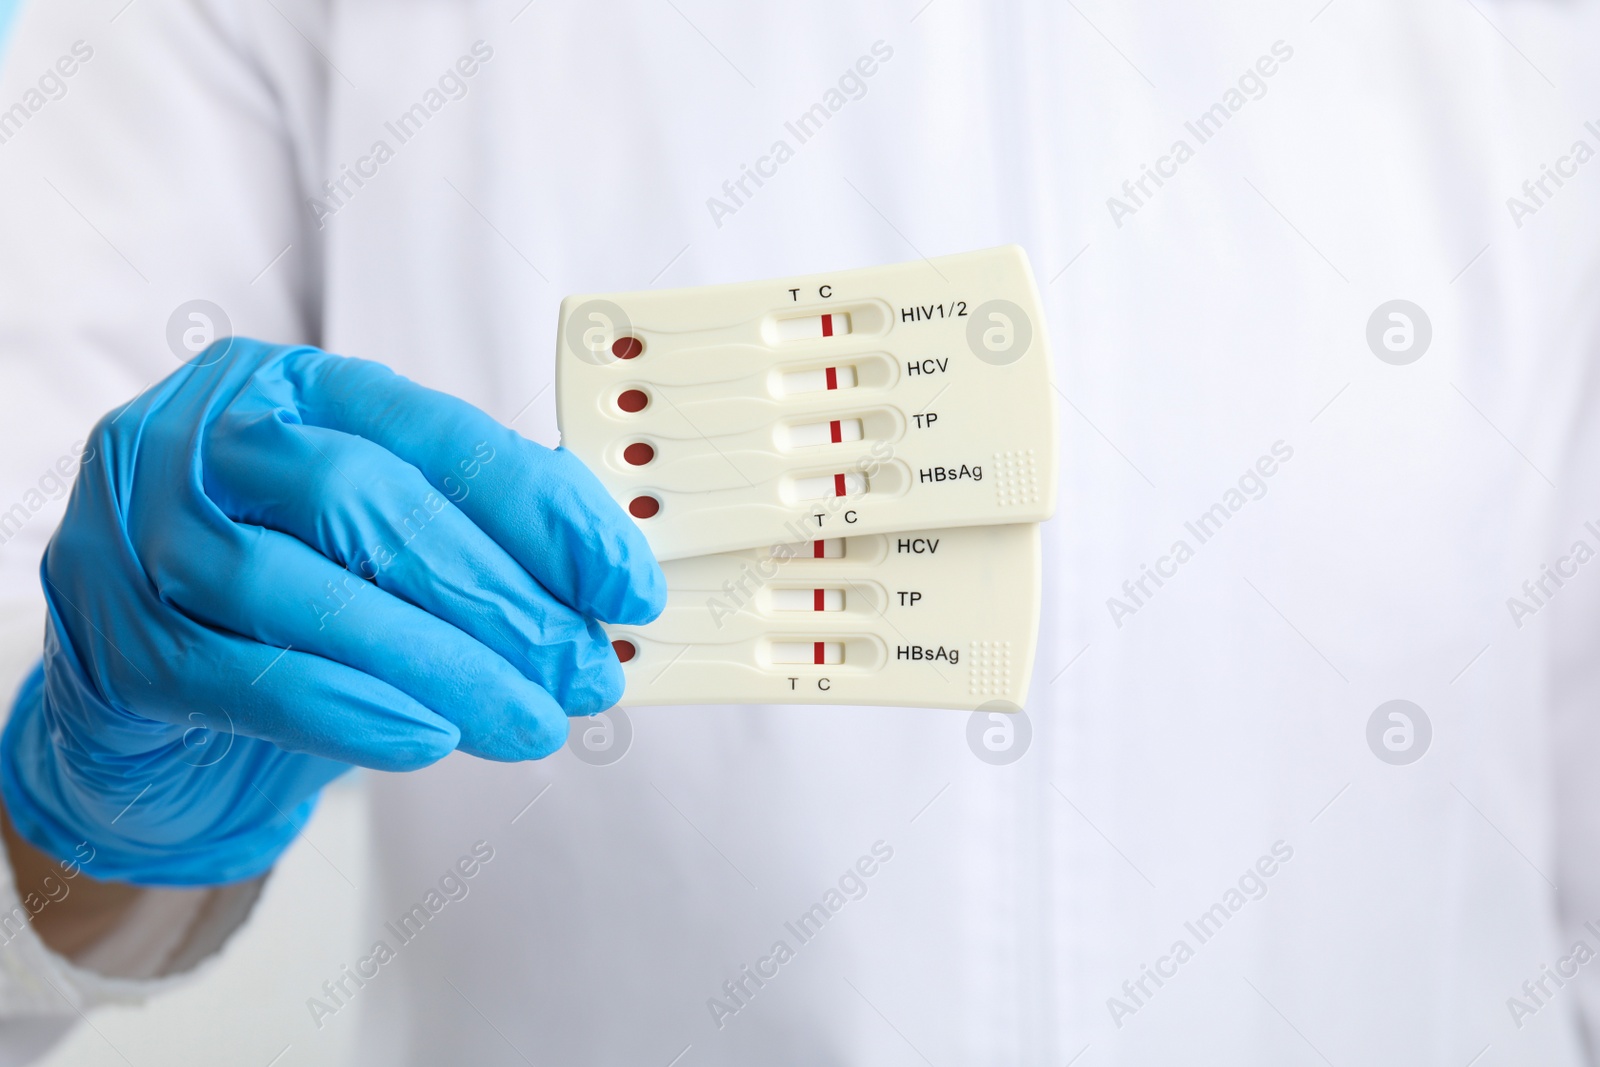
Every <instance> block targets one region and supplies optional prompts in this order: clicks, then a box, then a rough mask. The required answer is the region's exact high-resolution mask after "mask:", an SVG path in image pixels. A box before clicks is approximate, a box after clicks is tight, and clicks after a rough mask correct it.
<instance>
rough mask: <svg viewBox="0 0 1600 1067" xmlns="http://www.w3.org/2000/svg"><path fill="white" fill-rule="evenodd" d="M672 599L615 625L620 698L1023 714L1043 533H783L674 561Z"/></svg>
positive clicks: (1014, 529) (978, 529)
mask: <svg viewBox="0 0 1600 1067" xmlns="http://www.w3.org/2000/svg"><path fill="white" fill-rule="evenodd" d="M662 569H663V570H664V571H665V572H666V576H667V590H668V592H667V607H666V610H665V611H663V612H662V614H661V616H660V618H658V619H656V621H655V622H652V623H650V624H649V625H647V626H608V627H606V630H607V632H608V634H609V635H610V637H611V639H612V648H613V649H615V650H616V653H617V658H618V659H619V660H621V661H622V670H623V674H624V676H625V677H626V679H627V688H626V690H625V691H624V693H623V697H622V700H621V704H622V706H624V707H632V706H637V705H650V704H707V703H711V704H719V703H720V704H735V703H737V704H877V705H900V706H911V707H928V708H960V709H968V710H971V709H978V708H986V709H988V710H994V711H1015V710H1017V709H1018V708H1020V707H1021V706H1022V704H1023V702H1024V701H1025V700H1026V699H1027V694H1028V680H1029V677H1030V675H1031V674H1032V673H1033V655H1034V644H1035V639H1036V637H1037V635H1038V627H1039V599H1040V581H1039V527H1038V526H1037V525H1033V524H1024V525H1007V526H968V527H961V528H955V529H941V530H922V531H914V532H908V533H893V534H870V535H864V536H860V537H841V538H825V539H819V540H809V541H798V542H788V543H783V544H779V545H776V546H773V547H770V548H765V549H758V550H751V551H745V552H729V553H724V554H721V555H713V556H698V557H694V558H691V559H679V560H673V561H671V562H668V563H665V564H663V566H662Z"/></svg>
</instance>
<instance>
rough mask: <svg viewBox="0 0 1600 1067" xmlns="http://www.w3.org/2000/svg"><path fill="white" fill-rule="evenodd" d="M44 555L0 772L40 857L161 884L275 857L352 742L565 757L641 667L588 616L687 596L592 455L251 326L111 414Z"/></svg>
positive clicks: (644, 613) (343, 762)
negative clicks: (34, 631)
mask: <svg viewBox="0 0 1600 1067" xmlns="http://www.w3.org/2000/svg"><path fill="white" fill-rule="evenodd" d="M41 572H42V577H43V580H44V591H45V596H46V599H47V600H48V602H49V609H50V613H49V622H48V626H47V629H46V633H45V650H44V661H43V663H42V664H41V666H40V668H39V669H38V670H36V671H35V672H34V674H33V676H32V677H31V678H30V679H29V680H28V681H27V683H25V685H24V686H23V690H22V692H21V694H20V696H19V697H18V701H17V704H16V707H15V709H14V710H13V712H12V715H11V719H10V721H9V722H8V723H7V725H6V729H5V734H4V736H3V738H0V790H3V792H4V796H5V803H6V807H7V809H8V811H9V813H10V816H11V818H12V820H13V822H14V823H15V825H16V828H17V830H18V831H19V832H20V833H21V835H22V836H23V837H24V838H26V839H27V840H28V841H30V842H32V843H33V844H34V845H35V846H37V847H38V848H40V849H41V850H43V851H44V852H45V853H47V854H49V855H51V856H53V857H55V858H57V859H67V858H70V857H72V856H73V855H74V848H75V846H77V845H79V844H80V843H83V842H88V844H89V845H91V846H92V847H93V848H94V850H95V853H94V854H95V859H94V862H93V863H92V864H91V865H90V867H89V872H90V873H91V874H92V875H94V876H96V877H99V878H104V879H114V880H124V881H130V882H135V883H139V884H144V885H174V886H181V885H212V884H219V883H223V882H229V881H235V880H238V879H243V878H249V877H253V876H255V875H258V874H260V873H262V872H263V871H265V870H267V869H268V868H269V867H271V866H272V863H273V861H274V860H275V859H276V858H277V856H278V854H279V853H280V852H281V851H282V850H283V849H284V847H285V846H287V845H288V843H289V841H290V840H291V839H292V838H293V836H294V834H295V833H296V832H297V828H298V826H299V825H300V824H302V823H303V822H304V821H305V819H306V818H307V817H308V816H309V814H310V812H311V808H312V805H313V804H314V803H315V799H316V795H317V792H318V790H319V789H320V788H321V787H322V786H323V785H324V784H325V783H327V782H328V781H329V780H331V779H332V778H334V777H336V776H337V775H338V774H340V773H341V772H342V771H344V770H345V769H347V766H348V765H349V764H359V765H361V766H364V767H375V768H379V769H382V770H391V771H400V770H412V769H415V768H418V767H423V766H426V765H427V764H429V763H432V762H434V761H435V760H438V759H440V758H442V757H443V756H445V755H447V754H448V753H449V752H451V751H452V750H454V749H457V748H459V749H461V750H462V751H464V752H469V753H471V754H473V755H476V756H482V757H484V758H487V759H496V760H521V759H537V758H539V757H542V756H546V755H549V754H550V753H551V752H554V751H555V750H556V749H557V748H559V747H560V746H561V744H562V742H563V741H564V740H565V739H566V735H567V721H566V716H567V715H568V714H592V713H594V712H597V711H603V710H604V709H606V708H607V707H610V706H611V705H612V704H613V703H615V701H616V700H617V698H618V697H619V696H620V695H621V693H622V686H623V680H622V670H621V667H620V666H619V665H618V663H617V660H616V656H615V655H614V654H613V653H612V651H611V647H610V645H609V643H608V642H607V640H606V638H605V635H604V633H603V631H602V630H601V629H600V627H599V625H598V624H597V623H596V622H595V621H594V619H596V618H599V619H604V620H607V621H611V622H626V623H643V622H647V621H649V620H650V619H652V618H654V617H655V616H656V615H657V614H659V613H660V611H661V608H662V606H663V604H664V603H665V598H666V588H665V583H664V580H663V578H662V575H661V570H660V568H659V567H657V566H656V563H655V560H654V558H653V557H652V555H651V553H650V549H649V547H648V546H647V545H646V543H645V540H644V538H643V536H642V535H641V534H640V533H639V530H638V528H637V527H636V526H634V524H633V522H632V521H631V520H630V519H628V518H627V516H625V515H624V514H623V513H622V511H621V509H620V508H618V507H617V506H616V504H615V503H614V502H613V501H612V500H611V498H610V497H609V496H608V495H607V494H606V492H605V490H604V489H602V488H601V486H600V483H599V482H598V481H597V480H596V479H595V478H594V476H593V475H592V474H590V473H589V471H588V470H587V469H586V468H585V467H584V466H583V465H582V464H581V463H580V462H579V461H578V460H577V458H576V457H574V456H573V455H572V454H571V453H568V452H566V451H564V450H562V449H557V450H556V451H553V452H552V451H550V450H549V449H546V448H542V447H540V446H539V445H536V444H533V443H532V442H529V441H526V440H524V439H523V438H521V437H519V436H518V435H517V434H516V433H514V432H513V431H511V430H509V429H507V428H505V427H504V426H501V425H500V424H499V423H497V422H495V421H494V420H493V419H491V418H489V417H488V416H487V415H485V414H484V413H483V412H481V411H479V410H478V409H477V408H474V407H472V406H471V405H469V404H466V403H464V402H463V401H460V400H457V399H455V398H453V397H449V396H446V395H444V394H441V393H436V392H433V391H431V390H428V389H424V388H422V387H420V386H418V385H416V384H414V383H412V382H410V381H407V380H406V379H405V378H402V377H399V376H398V375H396V374H394V373H393V372H391V371H389V370H388V369H387V368H385V367H383V366H380V365H379V364H376V363H369V362H366V361H363V360H356V359H344V358H341V357H338V356H333V355H329V354H327V353H325V352H321V351H318V350H316V349H313V348H284V347H278V346H272V345H265V344H262V343H260V342H257V341H250V340H244V339H237V338H236V339H232V340H229V341H219V342H218V343H217V344H216V345H213V346H212V347H211V348H210V349H207V350H206V352H204V353H202V354H201V355H200V356H199V357H197V358H196V360H195V361H194V362H193V363H192V364H190V365H187V366H185V367H183V368H182V369H180V370H179V371H178V372H177V373H175V374H173V375H172V376H171V377H170V378H167V379H166V380H165V381H163V382H161V383H160V384H158V385H156V386H154V387H152V388H151V389H150V390H148V391H147V392H146V393H144V394H143V395H141V396H140V397H139V398H138V399H136V400H135V401H134V402H133V403H132V404H130V405H128V406H127V407H125V408H123V409H121V410H120V411H116V412H113V413H111V414H109V415H107V416H106V417H105V418H104V419H102V420H101V422H100V424H99V425H98V426H97V427H95V430H94V432H93V434H92V436H91V438H90V440H89V451H88V452H86V454H85V462H84V463H83V465H82V467H81V469H80V471H79V474H78V479H77V483H76V485H75V486H74V487H73V491H72V497H71V500H70V501H69V502H68V507H67V512H66V517H65V518H64V519H63V520H62V523H61V527H60V529H59V530H57V531H56V533H55V536H54V537H53V538H52V540H51V542H50V547H49V549H48V550H47V551H46V553H45V558H44V563H43V566H42V567H41Z"/></svg>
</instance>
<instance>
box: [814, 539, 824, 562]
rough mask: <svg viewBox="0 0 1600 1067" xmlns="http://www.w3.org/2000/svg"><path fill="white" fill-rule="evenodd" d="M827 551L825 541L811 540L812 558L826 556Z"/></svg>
mask: <svg viewBox="0 0 1600 1067" xmlns="http://www.w3.org/2000/svg"><path fill="white" fill-rule="evenodd" d="M826 552H827V548H826V547H825V546H824V545H823V543H822V542H821V541H813V542H811V558H812V559H822V558H823V557H824V555H825V554H826Z"/></svg>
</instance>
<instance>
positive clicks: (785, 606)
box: [772, 589, 844, 611]
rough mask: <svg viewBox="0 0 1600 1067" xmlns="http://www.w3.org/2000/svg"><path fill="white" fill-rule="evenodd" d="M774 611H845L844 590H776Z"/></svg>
mask: <svg viewBox="0 0 1600 1067" xmlns="http://www.w3.org/2000/svg"><path fill="white" fill-rule="evenodd" d="M772 609H773V610H774V611H843V610H844V590H843V589H774V590H773V591H772Z"/></svg>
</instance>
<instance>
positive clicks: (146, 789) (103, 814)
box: [0, 626, 317, 888]
mask: <svg viewBox="0 0 1600 1067" xmlns="http://www.w3.org/2000/svg"><path fill="white" fill-rule="evenodd" d="M46 664H48V665H49V674H48V676H47V674H46ZM91 716H92V717H91ZM123 717H125V716H124V714H123V713H120V712H117V711H116V710H114V709H112V708H110V707H108V706H107V705H106V704H105V703H104V701H102V700H101V699H100V698H99V696H98V695H97V694H96V693H94V691H93V690H92V688H91V687H90V686H89V684H88V680H87V679H86V678H84V677H83V676H82V674H81V673H80V672H79V671H78V669H77V665H76V664H75V663H73V662H72V657H71V655H70V654H69V653H67V652H66V651H65V650H63V649H62V648H61V647H60V645H59V643H58V642H57V640H56V634H55V633H54V627H53V626H51V627H49V628H47V632H46V639H45V662H42V663H40V664H39V665H37V666H35V667H34V669H33V671H32V672H31V673H30V674H29V675H28V677H27V679H26V680H25V681H24V682H23V683H22V687H21V689H20V690H19V691H18V693H17V698H16V701H15V703H14V704H13V706H12V709H11V715H10V718H9V719H8V720H7V722H6V725H5V731H4V733H0V796H3V798H4V801H5V806H6V812H7V814H8V815H9V816H10V818H11V822H12V825H13V826H14V827H15V828H16V831H17V833H18V835H19V836H21V837H22V839H23V840H25V841H27V842H28V843H29V844H31V845H33V846H34V847H35V848H37V849H39V850H40V851H41V852H43V853H44V854H45V855H47V856H49V857H51V858H52V859H55V860H57V861H59V862H62V863H74V864H78V865H80V866H82V867H84V869H85V870H86V871H88V873H89V874H90V876H91V877H93V878H96V879H98V880H101V881H117V882H130V883H133V884H136V885H143V886H152V887H171V888H190V887H196V886H212V885H223V884H226V883H230V882H239V881H245V880H248V879H252V878H257V877H259V876H261V875H262V874H265V873H266V872H267V871H268V870H270V869H271V868H272V865H273V864H274V863H275V862H277V859H278V857H279V856H280V855H281V854H282V853H283V851H284V849H286V848H287V847H288V846H289V844H290V843H291V842H292V841H293V840H294V838H295V836H296V834H298V833H299V829H300V827H301V826H303V825H304V824H305V822H306V820H308V819H309V818H310V816H311V813H312V811H313V810H314V808H315V806H316V800H317V794H316V793H315V792H313V794H312V795H311V796H310V797H308V798H307V799H306V800H304V801H302V802H301V803H299V804H297V805H295V806H294V808H293V810H292V811H288V812H284V811H281V810H279V811H277V812H276V815H269V817H268V820H265V821H267V822H268V823H269V824H268V825H265V826H252V827H250V828H249V829H248V831H245V830H244V829H243V828H242V827H240V826H237V825H233V824H232V823H231V821H230V820H227V819H224V820H220V825H219V824H216V823H214V824H212V825H206V826H192V825H190V826H186V825H185V824H188V823H190V822H191V820H190V819H186V818H184V813H183V812H182V811H181V810H173V809H172V805H173V804H174V803H175V799H176V798H177V797H178V796H181V794H183V793H185V792H187V791H188V790H187V789H186V788H185V787H184V785H183V784H178V785H176V786H175V784H174V782H173V781H172V778H173V776H175V775H190V774H194V773H197V772H203V771H204V769H205V768H204V767H203V766H198V765H196V764H187V765H182V766H177V767H174V766H172V765H171V764H172V763H173V762H175V760H174V751H173V750H174V749H175V750H176V752H177V754H178V758H179V759H181V754H182V753H183V752H186V751H190V750H188V749H187V748H186V747H185V745H184V735H185V734H186V733H187V731H184V730H182V729H181V728H179V727H173V726H168V725H167V724H157V723H151V724H150V725H151V727H152V728H154V729H155V730H157V731H162V732H173V731H175V732H176V733H177V735H178V736H177V737H176V739H175V740H165V743H163V740H164V739H163V738H160V737H156V738H152V740H154V741H156V742H157V746H156V747H155V748H154V749H153V750H151V751H148V752H144V753H138V754H134V755H129V756H115V757H107V756H105V755H103V754H98V753H90V752H87V751H82V750H81V749H80V748H79V746H78V745H77V744H76V742H75V737H74V735H75V733H76V730H77V724H81V723H84V722H93V721H96V720H98V721H100V722H102V723H112V722H116V720H117V719H118V718H123ZM240 740H245V739H240ZM240 755H241V756H242V755H243V754H242V753H241V754H240ZM251 799H253V800H255V801H256V802H258V803H259V801H260V800H261V799H264V798H259V797H257V798H251ZM268 803H270V801H268ZM140 806H143V807H144V810H142V811H141V810H138V809H139V807H140ZM243 806H246V805H241V807H243ZM248 806H251V807H253V806H254V805H253V804H252V805H248ZM274 807H275V806H274ZM164 809H165V810H164ZM279 816H281V817H279ZM258 821H259V820H258ZM151 830H154V831H155V832H148V831H151ZM186 830H188V831H190V832H188V833H185V831H186Z"/></svg>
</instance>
